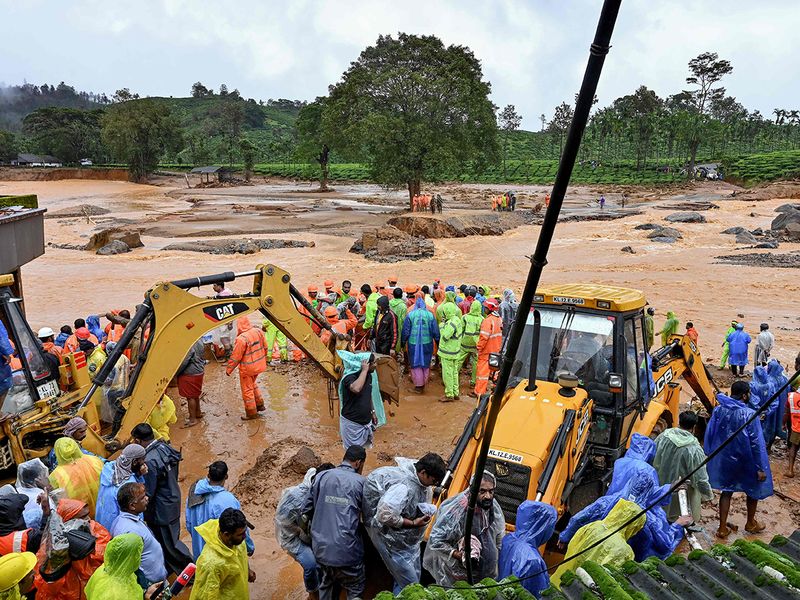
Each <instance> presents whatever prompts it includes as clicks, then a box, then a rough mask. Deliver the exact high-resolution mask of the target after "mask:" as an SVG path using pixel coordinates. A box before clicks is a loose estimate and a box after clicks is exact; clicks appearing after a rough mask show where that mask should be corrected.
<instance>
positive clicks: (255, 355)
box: [227, 317, 267, 376]
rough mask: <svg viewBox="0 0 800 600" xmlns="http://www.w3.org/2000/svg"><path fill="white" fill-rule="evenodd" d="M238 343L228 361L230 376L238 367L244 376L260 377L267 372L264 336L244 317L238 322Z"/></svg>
mask: <svg viewBox="0 0 800 600" xmlns="http://www.w3.org/2000/svg"><path fill="white" fill-rule="evenodd" d="M236 326H237V331H238V333H239V335H238V336H236V342H235V343H234V345H233V352H231V358H230V360H229V361H228V369H227V371H228V374H229V375H230V374H231V373H232V372H233V370H234V369H235V368H236V367H237V366H238V367H239V373H241V374H242V375H251V376H252V375H258V374H259V373H263V372H264V371H266V370H267V349H266V345H265V344H264V335H263V334H262V333H261V330H260V329H255V328H254V327H253V325H252V323H250V321H249V320H248V319H247V317H242V318H240V319H239V320H238V321H237V322H236Z"/></svg>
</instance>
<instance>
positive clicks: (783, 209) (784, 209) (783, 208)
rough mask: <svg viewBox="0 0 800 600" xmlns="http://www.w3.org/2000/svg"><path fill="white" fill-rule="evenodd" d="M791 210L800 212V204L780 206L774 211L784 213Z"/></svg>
mask: <svg viewBox="0 0 800 600" xmlns="http://www.w3.org/2000/svg"><path fill="white" fill-rule="evenodd" d="M793 210H800V204H797V203H795V202H792V203H790V204H781V205H780V206H779V207H778V208H776V209H775V212H777V213H785V212H791V211H793Z"/></svg>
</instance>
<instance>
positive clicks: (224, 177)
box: [189, 165, 232, 183]
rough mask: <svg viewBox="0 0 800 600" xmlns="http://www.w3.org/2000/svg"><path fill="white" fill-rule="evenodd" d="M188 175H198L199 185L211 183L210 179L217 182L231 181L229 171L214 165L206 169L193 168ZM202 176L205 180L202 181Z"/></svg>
mask: <svg viewBox="0 0 800 600" xmlns="http://www.w3.org/2000/svg"><path fill="white" fill-rule="evenodd" d="M189 173H192V174H193V175H194V174H197V175H200V183H211V179H212V177H213V178H215V179H216V180H217V181H218V182H222V181H231V180H232V175H231V170H230V169H228V168H227V167H219V166H214V165H209V166H207V167H195V168H194V169H192V170H191V171H189ZM203 176H205V179H203Z"/></svg>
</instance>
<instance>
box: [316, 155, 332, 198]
mask: <svg viewBox="0 0 800 600" xmlns="http://www.w3.org/2000/svg"><path fill="white" fill-rule="evenodd" d="M330 153H331V150H330V148H328V145H327V144H323V145H322V151H321V152H320V153H319V156H318V157H317V162H318V163H319V168H320V178H319V189H320V190H321V191H323V192H327V191H328V177H329V175H330V166H329V165H330Z"/></svg>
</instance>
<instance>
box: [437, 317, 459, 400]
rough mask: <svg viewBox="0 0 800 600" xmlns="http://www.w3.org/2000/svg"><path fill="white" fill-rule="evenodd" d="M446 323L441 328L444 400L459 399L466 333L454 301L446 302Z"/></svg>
mask: <svg viewBox="0 0 800 600" xmlns="http://www.w3.org/2000/svg"><path fill="white" fill-rule="evenodd" d="M442 306H443V307H444V310H443V316H444V318H445V321H444V323H443V324H442V326H441V327H440V328H439V336H440V337H439V351H438V354H439V359H440V360H441V361H442V380H443V381H444V398H443V399H442V402H452V401H454V400H458V394H459V392H460V389H459V388H460V386H459V381H458V372H459V370H460V369H459V367H460V365H461V363H460V362H459V360H458V359H459V356H460V355H461V337H462V336H463V334H464V323H463V321H462V319H461V316H462V315H461V310H460V309H459V308H458V307H457V306H456V305H455V304H454V303H452V302H445V303H443V304H442Z"/></svg>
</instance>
